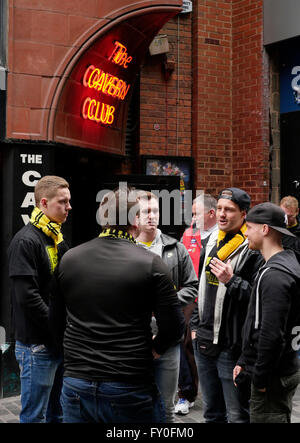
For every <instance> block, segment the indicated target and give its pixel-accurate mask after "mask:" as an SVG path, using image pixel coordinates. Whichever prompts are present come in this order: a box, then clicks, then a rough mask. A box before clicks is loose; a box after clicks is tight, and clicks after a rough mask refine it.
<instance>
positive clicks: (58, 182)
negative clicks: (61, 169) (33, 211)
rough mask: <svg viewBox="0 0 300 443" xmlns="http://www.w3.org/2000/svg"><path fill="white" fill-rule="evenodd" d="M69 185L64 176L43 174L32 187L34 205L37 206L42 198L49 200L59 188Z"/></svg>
mask: <svg viewBox="0 0 300 443" xmlns="http://www.w3.org/2000/svg"><path fill="white" fill-rule="evenodd" d="M69 187H70V186H69V183H68V182H67V181H66V180H65V179H64V178H62V177H58V176H56V175H45V176H44V177H42V178H41V179H40V180H39V181H38V182H37V184H36V186H35V188H34V197H35V203H36V206H39V204H40V201H41V199H42V198H47V199H49V200H50V199H51V198H53V197H55V195H56V194H57V191H58V190H59V189H62V188H69Z"/></svg>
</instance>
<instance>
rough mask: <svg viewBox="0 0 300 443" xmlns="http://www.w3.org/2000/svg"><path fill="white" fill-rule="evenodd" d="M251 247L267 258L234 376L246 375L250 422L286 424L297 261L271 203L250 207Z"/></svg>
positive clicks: (297, 306) (292, 387)
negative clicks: (248, 378)
mask: <svg viewBox="0 0 300 443" xmlns="http://www.w3.org/2000/svg"><path fill="white" fill-rule="evenodd" d="M246 221H247V223H246V224H247V231H246V236H247V237H248V241H249V248H250V249H252V250H260V251H261V253H262V255H263V257H264V259H265V261H266V263H265V265H264V266H263V267H262V268H261V269H260V270H259V273H258V275H257V278H256V281H255V285H254V287H253V289H252V294H251V298H250V302H249V308H248V314H247V318H246V322H245V327H244V330H243V352H242V355H241V357H240V358H239V361H238V365H237V366H236V368H235V369H234V374H233V376H234V379H236V377H237V376H240V375H241V374H243V373H244V374H245V373H246V374H250V376H251V380H252V386H251V400H250V422H251V423H289V422H290V419H291V411H292V398H293V395H294V393H295V391H296V388H297V385H298V383H299V382H300V374H299V363H298V354H297V349H298V345H297V340H295V338H297V337H295V334H296V333H297V331H298V328H299V325H300V264H299V262H298V259H297V257H296V255H295V253H294V251H292V250H291V249H289V250H284V249H283V247H282V236H283V235H289V236H293V234H292V233H291V232H290V231H289V230H288V229H286V222H285V213H284V211H283V210H282V209H281V208H279V207H278V206H277V205H274V204H273V203H261V204H260V205H257V206H254V208H252V209H251V210H250V211H249V213H248V215H247V218H246Z"/></svg>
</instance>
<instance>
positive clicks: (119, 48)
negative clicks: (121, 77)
mask: <svg viewBox="0 0 300 443" xmlns="http://www.w3.org/2000/svg"><path fill="white" fill-rule="evenodd" d="M108 60H111V61H112V62H113V63H116V65H120V66H123V67H124V68H125V69H127V68H128V65H129V63H130V62H131V61H132V57H131V56H129V55H128V53H127V48H126V46H124V45H122V43H120V42H115V48H114V50H113V52H112V53H111V55H110V56H109V58H108Z"/></svg>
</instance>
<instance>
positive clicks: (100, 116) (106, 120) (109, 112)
mask: <svg viewBox="0 0 300 443" xmlns="http://www.w3.org/2000/svg"><path fill="white" fill-rule="evenodd" d="M114 113H115V107H114V106H110V105H108V104H106V103H101V102H99V101H96V100H95V99H91V97H87V98H86V99H85V100H84V102H83V105H82V109H81V114H82V117H83V118H84V119H85V120H86V119H88V120H92V121H95V122H96V123H103V124H104V125H111V124H112V123H113V121H114Z"/></svg>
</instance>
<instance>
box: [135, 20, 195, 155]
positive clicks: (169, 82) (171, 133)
mask: <svg viewBox="0 0 300 443" xmlns="http://www.w3.org/2000/svg"><path fill="white" fill-rule="evenodd" d="M191 28H192V17H191V14H180V15H178V16H177V17H175V18H173V19H171V20H170V21H169V22H168V23H167V24H166V25H165V26H164V28H163V29H161V31H160V32H159V34H167V36H168V42H169V48H170V51H169V53H168V54H167V55H166V56H165V55H155V56H150V55H149V56H148V57H147V58H146V60H145V63H144V67H143V68H142V70H141V97H140V102H141V105H140V122H141V123H140V154H142V155H143V154H151V155H152V154H155V155H179V156H189V157H190V156H191V146H192V138H191V137H192V131H191V121H192V47H191V46H192V45H191V44H192V39H191ZM177 41H179V45H178V44H177ZM166 57H167V60H166ZM166 61H167V64H169V66H171V65H173V67H174V71H172V72H170V73H168V71H166V70H165V68H164V66H165V62H166Z"/></svg>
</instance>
